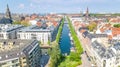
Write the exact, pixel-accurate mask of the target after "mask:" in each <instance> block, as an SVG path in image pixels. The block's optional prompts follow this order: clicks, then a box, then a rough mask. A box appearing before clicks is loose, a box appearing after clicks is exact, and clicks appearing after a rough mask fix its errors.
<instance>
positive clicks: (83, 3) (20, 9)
mask: <svg viewBox="0 0 120 67" xmlns="http://www.w3.org/2000/svg"><path fill="white" fill-rule="evenodd" d="M7 4H8V5H9V8H10V11H11V12H12V13H80V12H85V11H86V8H87V7H88V8H89V12H91V13H103V12H104V13H115V12H117V13H120V0H0V13H5V11H6V5H7Z"/></svg>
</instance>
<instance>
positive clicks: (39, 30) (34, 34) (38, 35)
mask: <svg viewBox="0 0 120 67" xmlns="http://www.w3.org/2000/svg"><path fill="white" fill-rule="evenodd" d="M54 29H55V28H54V27H52V26H50V27H46V26H42V27H39V26H30V27H27V28H23V29H21V30H19V32H18V33H17V38H18V39H36V40H38V41H40V42H41V44H44V45H45V44H48V42H51V41H52V38H53V37H55V36H53V35H54V32H55V30H54Z"/></svg>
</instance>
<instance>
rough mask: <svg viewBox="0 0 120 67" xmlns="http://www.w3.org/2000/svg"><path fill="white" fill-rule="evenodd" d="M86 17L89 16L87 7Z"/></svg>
mask: <svg viewBox="0 0 120 67" xmlns="http://www.w3.org/2000/svg"><path fill="white" fill-rule="evenodd" d="M88 16H89V9H88V7H87V10H86V17H87V18H88Z"/></svg>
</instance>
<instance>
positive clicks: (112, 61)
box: [91, 42, 120, 67]
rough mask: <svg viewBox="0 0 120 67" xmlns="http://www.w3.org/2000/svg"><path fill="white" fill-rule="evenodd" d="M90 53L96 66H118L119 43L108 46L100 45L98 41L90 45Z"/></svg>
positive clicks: (119, 59)
mask: <svg viewBox="0 0 120 67" xmlns="http://www.w3.org/2000/svg"><path fill="white" fill-rule="evenodd" d="M116 43H117V42H116ZM91 53H92V54H91V55H92V58H93V61H94V62H95V64H96V66H97V67H118V66H119V65H120V43H119V44H117V45H114V46H111V47H109V48H105V47H103V46H101V44H100V43H99V44H97V45H94V46H93V45H92V47H91Z"/></svg>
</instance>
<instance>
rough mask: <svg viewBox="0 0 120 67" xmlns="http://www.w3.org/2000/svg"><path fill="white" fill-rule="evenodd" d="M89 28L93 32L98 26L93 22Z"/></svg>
mask: <svg viewBox="0 0 120 67" xmlns="http://www.w3.org/2000/svg"><path fill="white" fill-rule="evenodd" d="M87 27H88V29H89V31H93V30H94V29H95V28H96V27H97V24H96V23H95V22H91V23H90V24H89V25H88V26H87Z"/></svg>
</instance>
